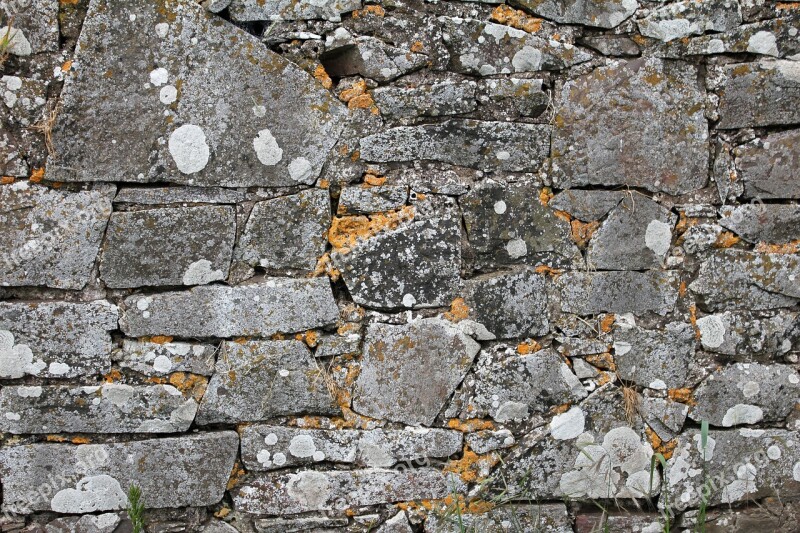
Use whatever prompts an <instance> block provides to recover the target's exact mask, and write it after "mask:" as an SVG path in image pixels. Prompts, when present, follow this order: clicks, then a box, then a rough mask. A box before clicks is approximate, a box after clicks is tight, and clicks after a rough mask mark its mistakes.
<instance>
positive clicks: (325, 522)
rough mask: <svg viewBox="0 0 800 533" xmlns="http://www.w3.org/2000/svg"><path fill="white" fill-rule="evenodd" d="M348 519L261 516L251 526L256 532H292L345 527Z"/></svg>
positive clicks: (348, 521)
mask: <svg viewBox="0 0 800 533" xmlns="http://www.w3.org/2000/svg"><path fill="white" fill-rule="evenodd" d="M349 523H350V520H349V519H348V518H347V517H346V516H345V517H342V518H327V517H325V516H320V517H317V516H305V517H298V518H262V519H259V520H254V521H253V526H254V527H255V528H256V531H258V533H278V532H279V533H292V532H296V531H306V530H311V531H315V530H319V529H320V528H322V531H325V528H342V527H346V526H347V525H348V524H349Z"/></svg>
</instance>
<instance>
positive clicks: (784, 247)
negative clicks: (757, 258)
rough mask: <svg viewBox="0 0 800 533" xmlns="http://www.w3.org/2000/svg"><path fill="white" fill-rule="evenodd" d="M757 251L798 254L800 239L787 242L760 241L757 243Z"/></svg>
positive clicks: (799, 251)
mask: <svg viewBox="0 0 800 533" xmlns="http://www.w3.org/2000/svg"><path fill="white" fill-rule="evenodd" d="M756 252H759V253H763V254H797V253H800V240H797V241H792V242H788V243H786V244H767V243H765V242H760V243H758V244H757V245H756Z"/></svg>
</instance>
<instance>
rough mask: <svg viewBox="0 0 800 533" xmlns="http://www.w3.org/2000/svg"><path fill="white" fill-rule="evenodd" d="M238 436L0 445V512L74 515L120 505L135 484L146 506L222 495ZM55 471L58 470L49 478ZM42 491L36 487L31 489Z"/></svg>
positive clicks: (206, 501)
mask: <svg viewBox="0 0 800 533" xmlns="http://www.w3.org/2000/svg"><path fill="white" fill-rule="evenodd" d="M238 444H239V437H238V436H237V435H236V433H235V432H233V431H221V432H214V433H198V434H194V435H189V436H184V437H177V438H164V439H152V440H140V441H133V442H120V443H114V444H86V445H82V446H74V445H72V444H28V445H24V446H10V447H6V448H3V449H2V450H0V476H2V478H3V507H2V508H3V511H8V512H12V513H22V514H27V513H30V512H32V511H55V512H57V513H68V514H80V513H93V512H97V511H114V510H121V509H125V506H126V504H127V497H126V495H125V491H126V490H127V487H129V486H130V485H131V484H132V483H136V484H137V485H138V486H139V487H140V488H141V489H142V494H144V495H145V497H146V498H147V500H146V502H147V504H146V505H147V507H148V508H150V509H159V508H164V507H175V508H177V507H189V506H191V507H204V506H206V505H213V504H215V503H217V502H219V501H220V500H221V499H222V496H223V494H224V492H225V485H226V484H227V482H228V477H229V476H230V473H231V470H232V469H233V463H234V459H235V458H236V450H237V448H238ZM54 473H57V474H58V475H54ZM41 487H49V488H50V490H49V491H44V492H43V493H40V492H39V490H38V489H39V488H41Z"/></svg>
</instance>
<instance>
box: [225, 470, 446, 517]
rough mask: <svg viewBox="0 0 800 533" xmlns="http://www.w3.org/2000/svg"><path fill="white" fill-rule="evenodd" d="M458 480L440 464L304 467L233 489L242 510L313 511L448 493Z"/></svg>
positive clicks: (255, 478) (261, 476) (271, 512)
mask: <svg viewBox="0 0 800 533" xmlns="http://www.w3.org/2000/svg"><path fill="white" fill-rule="evenodd" d="M455 483H456V482H455V481H454V480H452V479H449V477H448V476H447V475H445V474H443V473H442V472H440V471H439V470H436V469H433V468H419V469H411V470H406V471H404V472H398V471H396V470H383V469H368V470H347V471H344V470H332V471H320V470H303V471H300V472H298V473H296V474H281V473H269V474H259V475H255V476H253V477H251V478H249V479H248V481H246V482H245V483H243V484H241V485H239V486H238V487H237V488H236V489H234V490H233V491H232V492H233V505H234V507H235V508H236V510H237V511H240V512H243V513H251V514H268V515H287V514H298V513H305V512H309V511H337V512H339V513H341V512H343V511H344V510H345V509H346V508H348V507H360V506H367V505H377V504H385V503H394V502H403V501H409V500H422V499H425V500H427V499H437V498H444V497H445V496H447V495H448V494H450V493H451V492H452V490H453V488H452V487H453V485H454V484H455Z"/></svg>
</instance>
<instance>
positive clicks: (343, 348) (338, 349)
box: [314, 333, 361, 357]
mask: <svg viewBox="0 0 800 533" xmlns="http://www.w3.org/2000/svg"><path fill="white" fill-rule="evenodd" d="M360 351H361V335H360V334H359V333H346V334H344V335H326V336H324V337H320V339H319V340H318V341H317V349H316V351H315V352H314V356H315V357H333V356H336V355H355V354H357V353H359V352H360Z"/></svg>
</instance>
